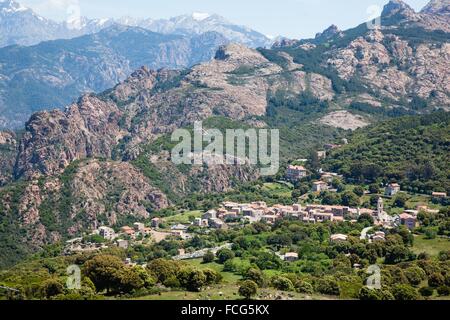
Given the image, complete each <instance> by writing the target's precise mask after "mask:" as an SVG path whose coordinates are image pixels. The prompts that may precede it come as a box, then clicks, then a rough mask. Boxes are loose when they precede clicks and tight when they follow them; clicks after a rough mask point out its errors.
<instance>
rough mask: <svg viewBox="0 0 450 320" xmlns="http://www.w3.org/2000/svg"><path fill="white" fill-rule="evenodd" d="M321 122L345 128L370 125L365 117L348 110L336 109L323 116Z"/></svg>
mask: <svg viewBox="0 0 450 320" xmlns="http://www.w3.org/2000/svg"><path fill="white" fill-rule="evenodd" d="M319 122H320V123H322V124H326V125H328V126H331V127H335V128H341V129H344V130H356V129H358V128H363V127H366V126H368V125H369V122H368V121H367V120H366V119H364V117H362V116H359V115H354V114H352V113H350V112H348V111H344V110H342V111H335V112H332V113H330V114H328V115H326V116H325V117H323V118H321V119H320V121H319Z"/></svg>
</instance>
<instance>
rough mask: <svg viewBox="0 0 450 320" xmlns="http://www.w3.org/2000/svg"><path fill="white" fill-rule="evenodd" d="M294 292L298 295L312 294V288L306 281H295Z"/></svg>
mask: <svg viewBox="0 0 450 320" xmlns="http://www.w3.org/2000/svg"><path fill="white" fill-rule="evenodd" d="M295 290H296V291H297V292H299V293H306V294H312V293H314V287H313V285H312V284H311V283H309V282H306V281H302V280H300V281H297V282H296V283H295Z"/></svg>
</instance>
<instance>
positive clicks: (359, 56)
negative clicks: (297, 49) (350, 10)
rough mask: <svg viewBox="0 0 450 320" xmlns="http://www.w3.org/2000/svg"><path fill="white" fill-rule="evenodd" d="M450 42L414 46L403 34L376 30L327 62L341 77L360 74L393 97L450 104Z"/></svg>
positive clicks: (370, 84)
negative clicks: (449, 84) (404, 38)
mask: <svg viewBox="0 0 450 320" xmlns="http://www.w3.org/2000/svg"><path fill="white" fill-rule="evenodd" d="M449 45H450V44H449V43H442V44H434V43H426V42H424V43H419V44H417V45H416V46H415V47H412V46H411V45H410V44H409V42H408V41H405V40H403V39H402V38H401V37H399V36H396V35H393V34H389V33H388V32H384V33H382V32H381V31H380V30H375V31H371V32H370V33H369V34H367V35H366V37H359V38H357V39H355V40H354V41H352V42H351V43H350V44H349V45H348V46H347V47H346V48H343V49H338V50H335V51H334V52H332V53H331V58H329V59H328V61H327V62H328V64H329V65H331V66H332V67H333V68H335V69H336V70H337V72H338V74H339V76H340V77H341V78H343V79H346V80H349V79H351V78H353V77H358V78H359V79H361V80H362V81H363V82H364V83H365V84H366V85H367V86H368V87H369V88H371V89H373V90H375V91H376V92H379V93H380V94H381V95H383V96H385V97H388V98H389V99H392V100H400V99H404V98H406V97H408V96H419V97H421V98H423V99H429V98H432V99H431V103H432V104H433V105H439V106H444V107H445V106H448V105H449V104H450V100H449V96H448V94H449V92H450V90H449V89H450V87H449V86H448V82H449V81H450V72H449V70H448V68H447V67H446V65H448V61H449V58H450V51H449Z"/></svg>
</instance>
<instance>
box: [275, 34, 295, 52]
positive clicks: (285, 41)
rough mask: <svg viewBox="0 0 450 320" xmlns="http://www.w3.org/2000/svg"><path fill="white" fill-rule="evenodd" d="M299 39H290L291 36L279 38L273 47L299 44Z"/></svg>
mask: <svg viewBox="0 0 450 320" xmlns="http://www.w3.org/2000/svg"><path fill="white" fill-rule="evenodd" d="M297 42H298V40H295V39H289V38H283V37H281V38H279V39H277V40H276V41H275V42H274V43H273V45H272V48H273V49H276V48H286V47H292V46H293V45H295V44H297Z"/></svg>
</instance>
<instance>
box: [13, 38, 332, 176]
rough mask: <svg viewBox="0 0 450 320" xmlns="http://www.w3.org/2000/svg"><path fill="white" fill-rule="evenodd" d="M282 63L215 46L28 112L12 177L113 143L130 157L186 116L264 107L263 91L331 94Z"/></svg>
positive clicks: (242, 115)
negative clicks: (194, 61) (208, 57)
mask: <svg viewBox="0 0 450 320" xmlns="http://www.w3.org/2000/svg"><path fill="white" fill-rule="evenodd" d="M282 71H283V69H282V68H281V67H280V66H278V65H276V64H274V63H271V62H269V61H268V60H267V59H266V58H264V57H263V56H262V55H261V54H260V53H259V52H258V51H256V50H253V49H248V48H246V47H244V46H241V45H229V46H227V47H223V48H221V49H220V50H219V51H218V52H217V55H216V59H215V60H213V61H211V62H208V63H205V64H201V65H198V66H195V67H193V68H192V69H190V70H188V71H187V72H184V71H183V72H182V71H168V70H160V71H158V72H155V71H150V70H148V69H147V68H142V69H140V70H138V71H136V72H135V73H133V74H132V76H131V77H130V78H129V79H127V80H126V81H124V82H123V83H121V84H119V85H118V86H116V87H115V88H114V89H113V90H111V91H107V92H105V93H104V94H101V95H98V96H95V95H86V96H83V97H82V98H81V99H80V100H79V101H78V103H76V104H74V105H71V106H69V107H68V108H67V109H66V110H65V111H58V110H57V111H51V112H41V113H37V114H35V115H34V116H33V117H32V118H31V119H30V121H29V122H28V123H27V125H26V133H25V134H24V136H23V138H22V140H21V142H20V147H19V154H18V161H17V166H16V168H15V175H16V177H28V178H29V177H32V176H34V175H35V174H41V175H53V174H58V173H61V172H62V171H63V170H64V168H66V167H67V166H68V165H69V164H70V163H71V162H72V161H74V160H78V159H84V158H89V157H105V158H111V156H112V153H113V151H114V150H115V148H116V147H117V146H118V145H119V144H120V145H121V150H122V157H123V158H124V159H128V160H133V159H135V158H136V157H137V156H138V155H139V154H140V146H141V145H143V144H148V143H151V142H152V141H153V140H154V139H155V138H156V137H158V136H160V135H161V134H165V133H171V132H172V131H173V130H174V129H176V128H181V127H186V126H189V125H191V124H193V123H194V121H198V120H203V119H207V118H209V117H211V116H213V115H222V116H226V117H229V118H232V119H237V120H242V119H246V118H249V117H250V118H251V117H255V116H263V115H265V113H266V107H267V96H268V95H269V94H270V93H274V92H275V91H277V90H278V89H280V88H284V90H288V91H291V92H292V93H294V94H298V93H300V92H303V91H306V89H307V88H309V89H310V90H311V92H312V94H313V95H314V96H316V97H317V98H318V99H320V100H329V99H331V98H332V97H333V95H334V94H333V90H332V88H331V81H330V80H328V79H327V78H326V77H324V76H321V75H319V74H307V73H306V72H303V71H299V70H293V71H292V77H293V79H295V81H289V82H287V81H286V80H285V79H284V78H283V77H282V76H281V73H282Z"/></svg>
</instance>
